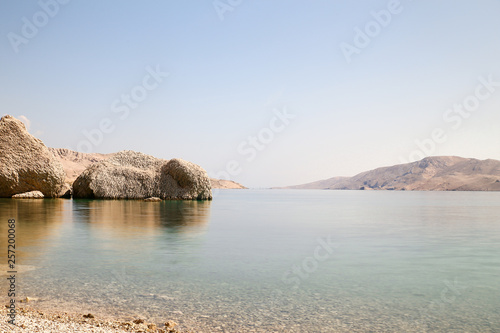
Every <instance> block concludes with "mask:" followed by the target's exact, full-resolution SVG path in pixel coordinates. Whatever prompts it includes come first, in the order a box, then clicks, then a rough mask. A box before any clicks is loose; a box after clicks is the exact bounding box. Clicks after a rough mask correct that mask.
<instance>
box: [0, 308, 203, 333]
mask: <svg viewBox="0 0 500 333" xmlns="http://www.w3.org/2000/svg"><path fill="white" fill-rule="evenodd" d="M21 304H22V306H20V307H19V308H17V314H16V319H15V323H16V324H15V325H12V324H9V323H8V321H9V320H10V317H9V316H8V313H7V308H6V307H5V306H4V307H2V309H1V311H0V317H1V320H0V331H1V332H30V333H31V332H82V333H85V332H93V333H123V332H136V333H139V332H151V333H194V331H192V330H189V329H187V328H185V327H183V326H184V325H179V324H177V323H176V322H174V321H172V320H166V321H165V323H164V324H161V325H157V324H154V323H150V322H148V321H147V320H146V319H143V318H135V319H131V320H128V321H125V320H119V319H118V318H116V317H115V318H113V317H112V316H109V315H104V314H96V313H72V312H63V311H46V310H43V311H42V310H40V309H37V308H36V307H33V306H31V305H28V304H27V303H21Z"/></svg>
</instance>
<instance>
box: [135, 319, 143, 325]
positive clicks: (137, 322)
mask: <svg viewBox="0 0 500 333" xmlns="http://www.w3.org/2000/svg"><path fill="white" fill-rule="evenodd" d="M134 324H136V325H139V324H144V319H136V320H134Z"/></svg>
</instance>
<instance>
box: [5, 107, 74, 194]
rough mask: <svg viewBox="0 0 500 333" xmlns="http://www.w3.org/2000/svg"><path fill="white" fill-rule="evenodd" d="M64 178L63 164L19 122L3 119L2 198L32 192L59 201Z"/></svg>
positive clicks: (10, 118)
mask: <svg viewBox="0 0 500 333" xmlns="http://www.w3.org/2000/svg"><path fill="white" fill-rule="evenodd" d="M64 176H65V175H64V170H63V167H62V165H61V163H60V162H59V161H58V160H57V159H56V158H55V157H54V155H53V154H52V153H51V152H50V151H49V149H48V148H47V147H46V146H45V145H44V144H43V142H42V141H41V140H39V139H37V138H35V137H34V136H32V135H31V134H29V133H28V131H27V130H26V127H25V126H24V124H23V123H22V122H21V121H20V120H17V119H15V118H14V117H12V116H4V117H2V118H1V119H0V197H3V198H10V197H12V196H13V195H15V194H20V193H25V192H30V191H40V192H42V193H43V195H44V196H45V197H56V196H57V195H58V194H59V192H60V189H61V187H62V186H63V185H64Z"/></svg>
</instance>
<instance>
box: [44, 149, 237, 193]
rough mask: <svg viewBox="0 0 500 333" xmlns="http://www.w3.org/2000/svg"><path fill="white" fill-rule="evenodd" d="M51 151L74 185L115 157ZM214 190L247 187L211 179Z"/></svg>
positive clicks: (61, 150) (68, 151)
mask: <svg viewBox="0 0 500 333" xmlns="http://www.w3.org/2000/svg"><path fill="white" fill-rule="evenodd" d="M49 149H50V151H51V152H52V153H53V154H54V155H55V156H56V158H57V159H58V160H59V162H61V164H62V166H63V168H64V171H65V172H66V182H67V183H69V184H72V183H73V182H74V181H75V179H76V178H77V177H78V176H79V175H80V174H81V173H82V172H83V171H84V170H85V169H87V168H88V167H89V166H90V165H92V164H94V163H97V162H101V161H104V160H106V159H109V158H111V157H113V156H114V155H115V153H112V154H98V153H90V154H89V153H80V152H76V151H73V150H69V149H65V148H49ZM210 183H211V185H212V188H214V189H215V188H220V189H246V187H245V186H243V185H241V184H238V183H236V182H233V181H231V180H222V179H214V178H210Z"/></svg>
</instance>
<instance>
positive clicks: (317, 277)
mask: <svg viewBox="0 0 500 333" xmlns="http://www.w3.org/2000/svg"><path fill="white" fill-rule="evenodd" d="M9 219H15V221H16V222H15V231H14V233H15V242H16V243H15V244H16V248H15V259H16V262H15V266H14V269H15V271H16V297H15V299H16V300H17V302H18V303H17V304H18V306H30V307H33V308H37V309H40V311H67V312H71V313H81V314H84V313H92V314H94V315H95V316H96V317H102V318H119V320H123V321H129V320H134V319H138V318H141V319H144V320H146V321H147V322H151V323H156V324H158V325H160V326H162V323H164V322H166V321H168V320H174V321H175V322H177V323H178V324H179V327H180V328H182V329H186V330H191V331H193V332H500V193H499V192H410V191H328V190H324V191H323V190H216V192H215V193H214V200H213V201H210V202H208V201H205V202H203V201H164V202H143V201H119V200H65V199H43V200H14V199H0V235H1V236H0V237H1V239H0V246H1V248H2V250H1V251H0V253H1V255H0V260H1V262H0V269H1V271H0V277H3V279H2V280H3V282H0V292H1V295H0V300H2V301H4V303H7V302H8V301H9V299H10V297H8V289H9V281H8V280H7V279H6V278H5V277H9V276H10V274H9V273H7V272H8V271H12V268H9V266H8V258H7V250H8V248H7V247H8V243H9V240H8V239H9V223H8V220H9ZM10 233H13V231H12V230H11V232H10ZM11 238H12V236H11ZM11 243H12V241H11ZM26 297H28V298H29V299H30V302H29V303H19V302H20V301H22V300H25V299H26Z"/></svg>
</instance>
